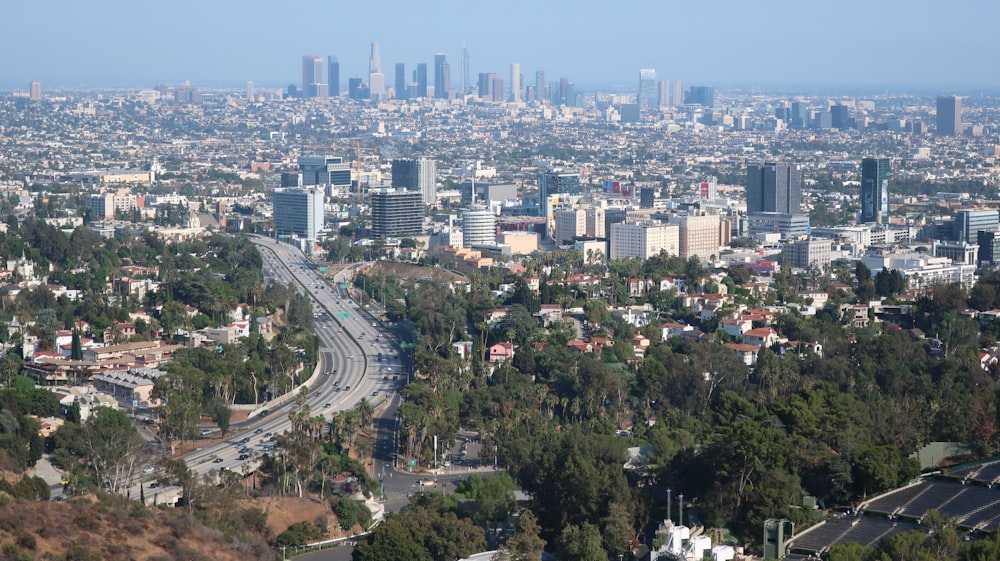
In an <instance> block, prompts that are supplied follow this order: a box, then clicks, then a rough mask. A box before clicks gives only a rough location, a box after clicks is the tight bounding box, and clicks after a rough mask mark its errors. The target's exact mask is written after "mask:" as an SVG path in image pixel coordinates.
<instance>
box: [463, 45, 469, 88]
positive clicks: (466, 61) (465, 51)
mask: <svg viewBox="0 0 1000 561" xmlns="http://www.w3.org/2000/svg"><path fill="white" fill-rule="evenodd" d="M468 93H469V49H467V48H465V44H464V43H463V44H462V95H466V94H468Z"/></svg>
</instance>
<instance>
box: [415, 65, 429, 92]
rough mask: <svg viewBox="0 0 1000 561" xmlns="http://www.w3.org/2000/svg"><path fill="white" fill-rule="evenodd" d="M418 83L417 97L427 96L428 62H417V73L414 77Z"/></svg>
mask: <svg viewBox="0 0 1000 561" xmlns="http://www.w3.org/2000/svg"><path fill="white" fill-rule="evenodd" d="M413 81H414V82H416V83H417V97H427V63H426V62H420V63H417V75H416V76H415V77H414V79H413Z"/></svg>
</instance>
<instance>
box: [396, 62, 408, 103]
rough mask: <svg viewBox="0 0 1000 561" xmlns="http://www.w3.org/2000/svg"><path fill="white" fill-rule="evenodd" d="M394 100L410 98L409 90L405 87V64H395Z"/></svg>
mask: <svg viewBox="0 0 1000 561" xmlns="http://www.w3.org/2000/svg"><path fill="white" fill-rule="evenodd" d="M394 87H395V90H396V99H408V98H409V97H410V92H409V88H407V87H406V64H405V63H402V62H397V63H396V79H395V83H394Z"/></svg>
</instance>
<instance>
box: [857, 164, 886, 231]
mask: <svg viewBox="0 0 1000 561" xmlns="http://www.w3.org/2000/svg"><path fill="white" fill-rule="evenodd" d="M889 175H890V171H889V159H888V158H865V159H863V160H861V222H882V223H885V222H888V220H889Z"/></svg>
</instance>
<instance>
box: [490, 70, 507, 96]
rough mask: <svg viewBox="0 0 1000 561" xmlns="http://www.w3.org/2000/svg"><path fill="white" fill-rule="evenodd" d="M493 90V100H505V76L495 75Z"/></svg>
mask: <svg viewBox="0 0 1000 561" xmlns="http://www.w3.org/2000/svg"><path fill="white" fill-rule="evenodd" d="M490 89H491V90H493V101H498V102H499V101H503V100H504V95H503V78H501V77H499V76H494V77H493V86H492V87H491V88H490Z"/></svg>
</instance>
